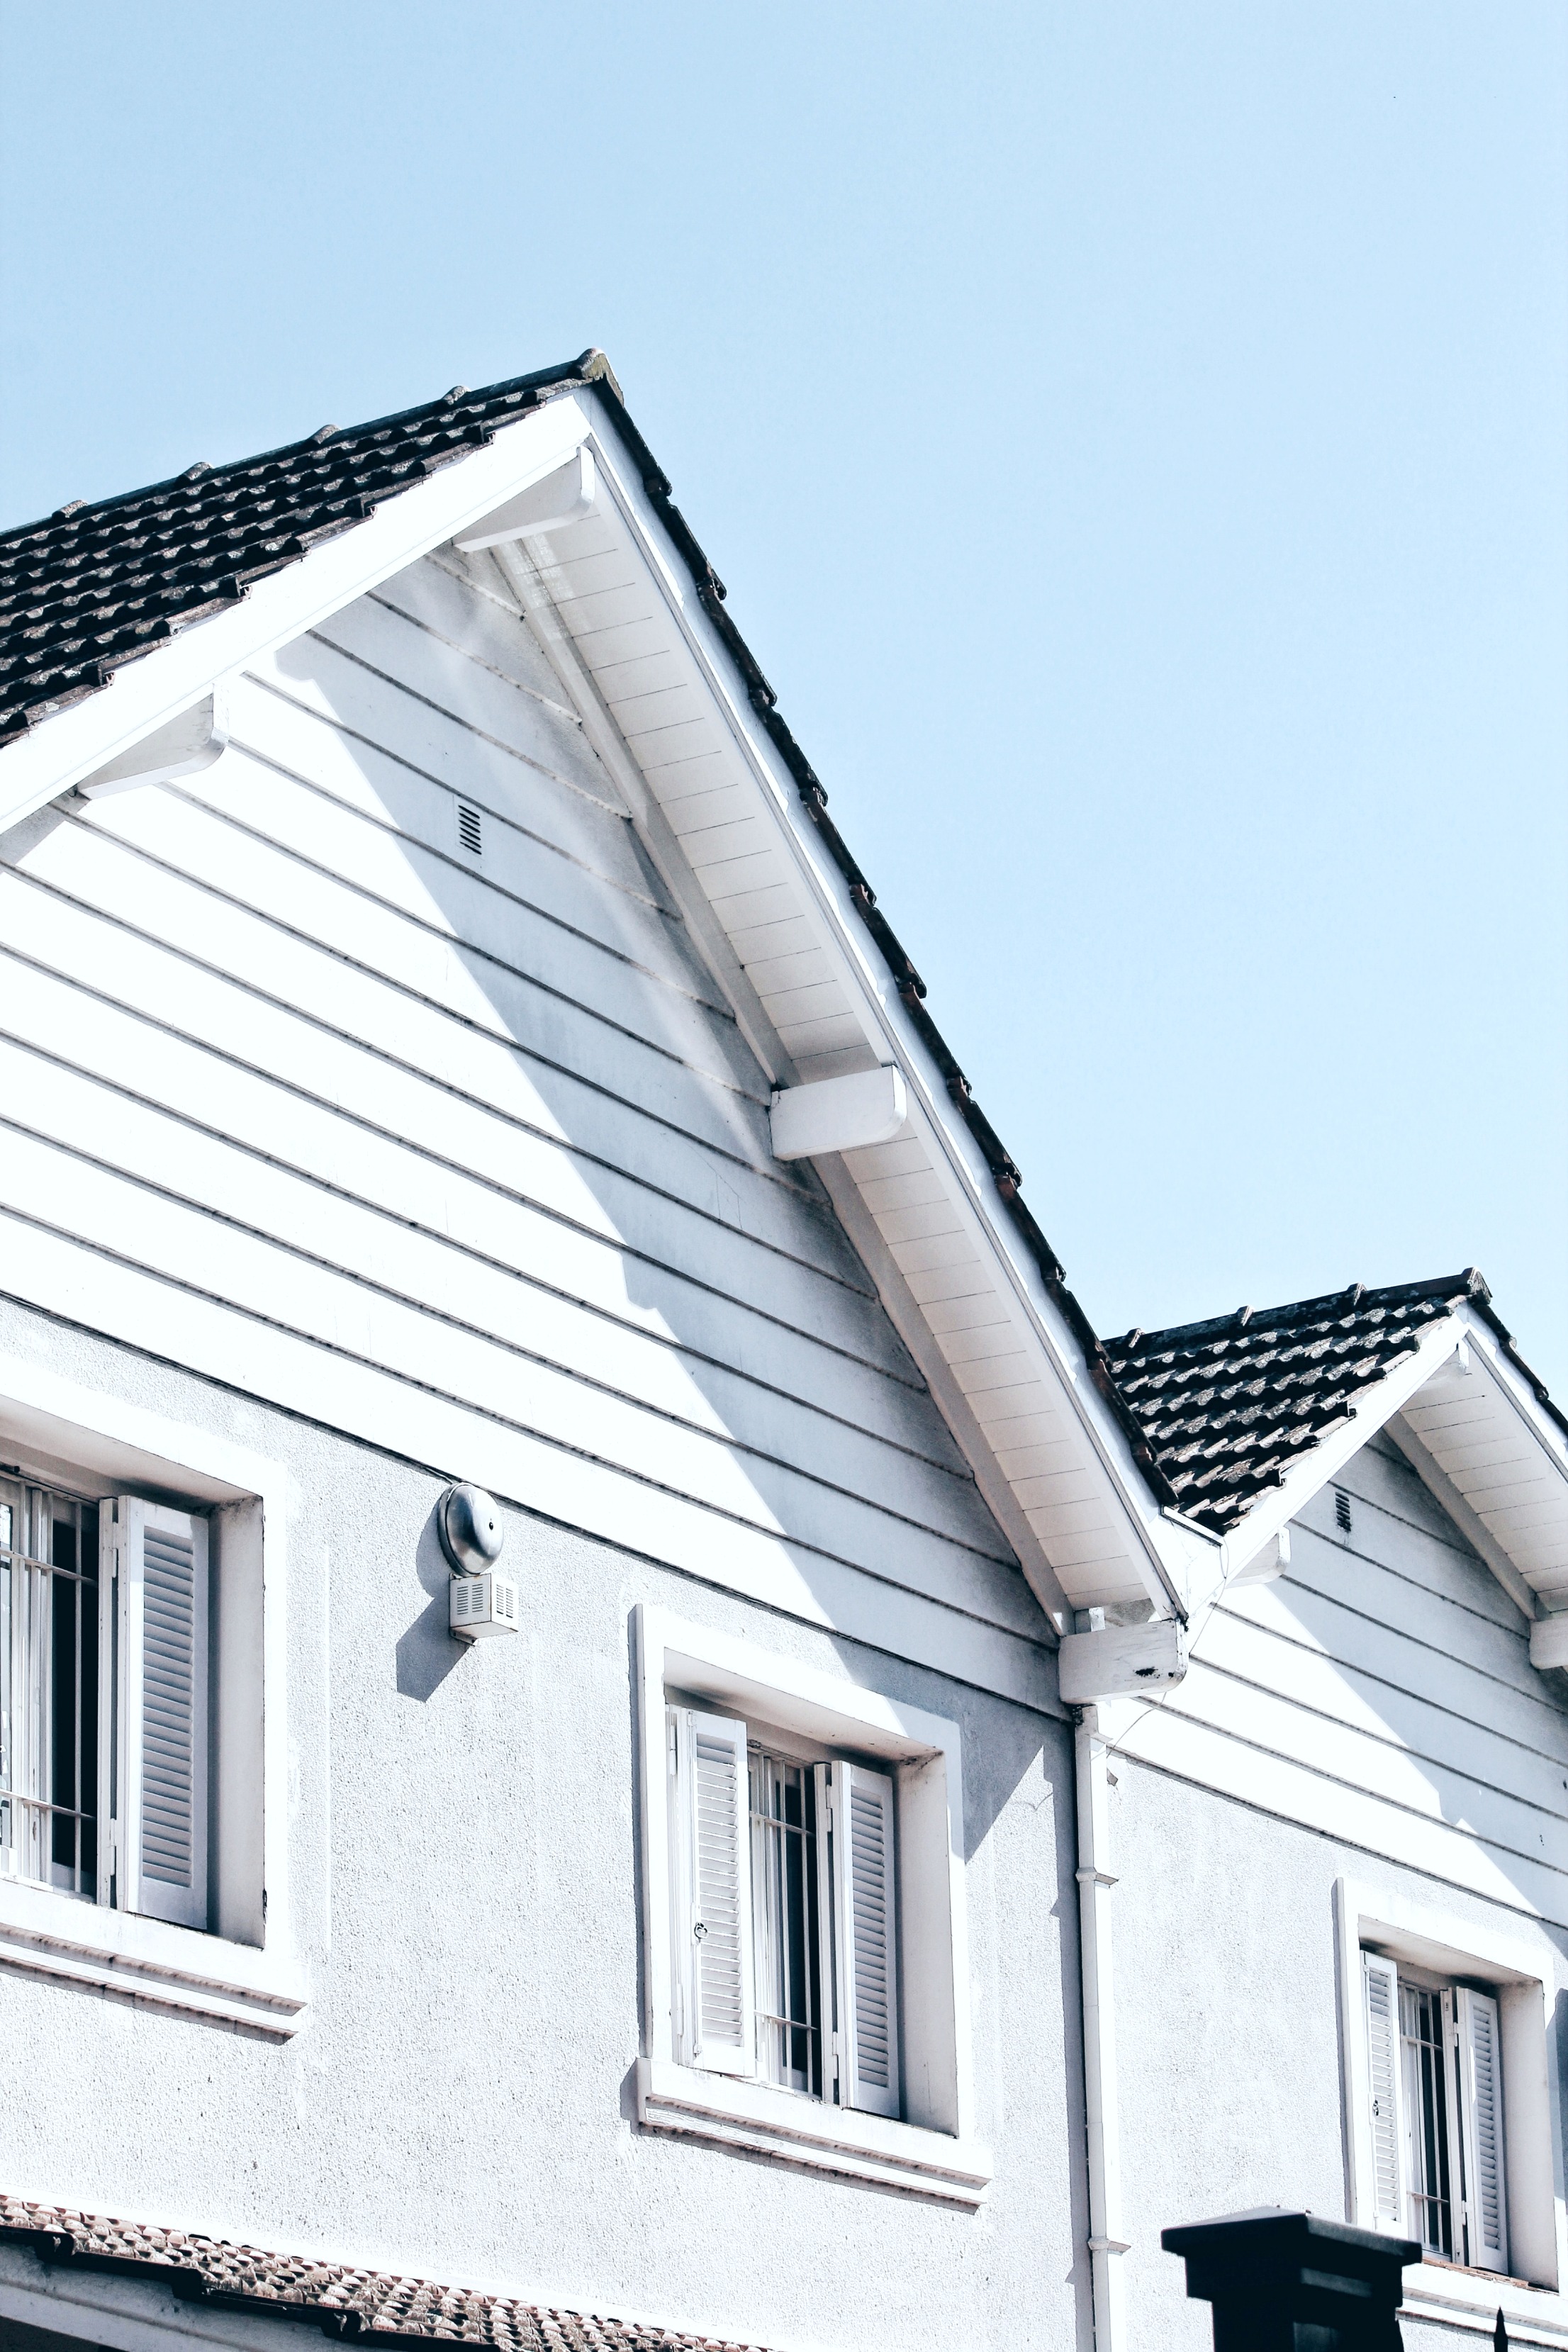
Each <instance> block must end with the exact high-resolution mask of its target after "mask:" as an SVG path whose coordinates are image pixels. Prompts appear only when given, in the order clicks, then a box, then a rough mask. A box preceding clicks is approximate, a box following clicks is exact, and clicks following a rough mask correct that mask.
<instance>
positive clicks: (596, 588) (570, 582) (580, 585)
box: [543, 535, 647, 605]
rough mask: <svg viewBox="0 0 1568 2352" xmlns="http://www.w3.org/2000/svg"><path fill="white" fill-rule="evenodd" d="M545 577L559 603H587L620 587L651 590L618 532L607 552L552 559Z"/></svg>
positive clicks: (645, 592)
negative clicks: (572, 559)
mask: <svg viewBox="0 0 1568 2352" xmlns="http://www.w3.org/2000/svg"><path fill="white" fill-rule="evenodd" d="M543 577H544V579H545V582H546V584H547V585H548V587H549V589H550V593H551V595H552V599H553V600H554V602H555V604H558V605H562V604H583V603H584V602H586V600H587V599H588V598H590V597H596V596H605V595H610V594H613V593H614V592H615V591H616V589H617V588H620V589H625V588H631V587H634V586H635V587H637V588H639V589H642V592H643V593H644V595H645V596H646V594H647V590H646V588H645V587H644V584H643V583H642V582H641V581H640V580H639V579H638V577H637V569H636V566H635V559H634V558H633V556H632V555H631V553H630V551H629V550H627V549H626V547H625V546H624V545H623V544H622V542H621V541H620V539H619V536H618V535H617V538H616V544H615V546H614V547H613V548H612V549H611V551H610V552H609V554H607V555H584V556H582V557H580V558H579V560H578V561H577V562H575V563H552V564H550V565H549V567H548V569H547V570H546V571H545V572H544V574H543Z"/></svg>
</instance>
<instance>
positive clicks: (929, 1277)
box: [904, 1256, 996, 1307]
mask: <svg viewBox="0 0 1568 2352" xmlns="http://www.w3.org/2000/svg"><path fill="white" fill-rule="evenodd" d="M904 1275H905V1279H906V1280H907V1281H908V1283H909V1286H910V1292H911V1294H912V1296H913V1297H915V1298H916V1300H918V1302H919V1303H920V1305H921V1307H929V1306H934V1305H935V1303H936V1302H937V1301H938V1300H939V1299H941V1300H949V1299H956V1298H984V1300H986V1301H987V1303H989V1302H991V1301H992V1300H994V1298H995V1296H996V1292H995V1288H994V1285H993V1284H992V1282H991V1281H990V1279H989V1277H988V1276H987V1275H986V1272H985V1269H984V1267H983V1266H982V1265H981V1263H980V1261H979V1259H978V1258H977V1257H973V1256H969V1257H963V1258H957V1259H954V1260H952V1262H951V1263H950V1264H948V1265H933V1266H921V1267H912V1268H911V1267H906V1268H905V1269H904Z"/></svg>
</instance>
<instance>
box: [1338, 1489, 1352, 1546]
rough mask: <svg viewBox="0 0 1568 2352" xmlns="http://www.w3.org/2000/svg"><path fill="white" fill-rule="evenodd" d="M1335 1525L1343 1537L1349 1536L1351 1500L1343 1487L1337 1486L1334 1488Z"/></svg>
mask: <svg viewBox="0 0 1568 2352" xmlns="http://www.w3.org/2000/svg"><path fill="white" fill-rule="evenodd" d="M1334 1525H1335V1526H1336V1527H1337V1528H1338V1529H1339V1531H1340V1533H1341V1535H1342V1536H1348V1535H1349V1533H1350V1531H1351V1498H1350V1496H1348V1495H1347V1494H1346V1492H1345V1490H1344V1488H1343V1487H1342V1486H1336V1487H1335V1488H1334Z"/></svg>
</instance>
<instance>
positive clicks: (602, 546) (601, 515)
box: [476, 507, 621, 569]
mask: <svg viewBox="0 0 1568 2352" xmlns="http://www.w3.org/2000/svg"><path fill="white" fill-rule="evenodd" d="M542 537H543V538H544V540H545V542H546V544H547V545H548V547H549V550H550V559H549V560H550V562H551V565H552V567H553V568H557V569H558V568H560V567H561V566H563V565H565V564H569V563H580V562H584V560H585V559H586V558H587V557H588V556H590V555H614V554H618V553H619V551H620V547H621V534H620V532H619V530H617V529H616V525H615V524H614V523H613V522H612V521H611V520H610V518H609V517H608V516H607V515H606V514H605V512H604V511H603V509H601V508H599V507H595V509H594V511H593V512H592V513H591V514H585V515H584V516H582V517H581V518H580V520H577V521H576V522H568V523H561V524H559V525H558V526H557V527H556V529H555V530H552V531H549V532H546V533H543V534H542ZM476 552H477V553H483V552H484V550H476Z"/></svg>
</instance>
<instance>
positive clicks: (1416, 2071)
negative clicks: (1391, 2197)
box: [1399, 1984, 1454, 2259]
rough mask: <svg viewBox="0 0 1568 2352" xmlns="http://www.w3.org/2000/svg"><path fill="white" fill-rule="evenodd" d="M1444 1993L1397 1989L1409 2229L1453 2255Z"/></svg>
mask: <svg viewBox="0 0 1568 2352" xmlns="http://www.w3.org/2000/svg"><path fill="white" fill-rule="evenodd" d="M1443 2006H1444V2004H1443V1996H1442V1994H1441V1993H1440V1992H1434V1991H1432V1990H1429V1989H1428V1988H1427V1987H1426V1986H1425V1985H1408V1984H1402V1985H1401V1986H1400V1988H1399V2021H1400V2038H1401V2046H1402V2056H1403V2061H1404V2068H1405V2138H1406V2149H1405V2163H1406V2173H1407V2179H1408V2186H1409V2193H1410V2231H1411V2235H1412V2236H1413V2237H1416V2238H1419V2239H1420V2241H1421V2243H1422V2245H1423V2246H1424V2247H1425V2248H1426V2252H1428V2253H1434V2254H1444V2255H1447V2256H1448V2257H1449V2258H1450V2259H1452V2255H1453V2251H1454V2225H1453V2210H1452V2205H1451V2202H1450V2198H1449V2181H1448V2101H1449V2095H1450V2092H1449V2079H1450V2078H1449V2072H1448V2063H1447V2042H1446V2037H1445V2034H1444V2031H1443V2022H1444V2021H1443Z"/></svg>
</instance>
